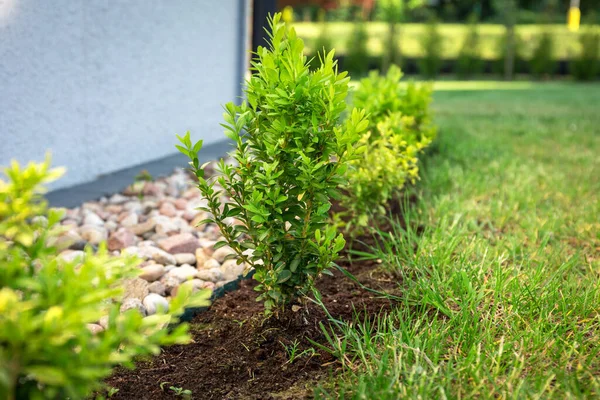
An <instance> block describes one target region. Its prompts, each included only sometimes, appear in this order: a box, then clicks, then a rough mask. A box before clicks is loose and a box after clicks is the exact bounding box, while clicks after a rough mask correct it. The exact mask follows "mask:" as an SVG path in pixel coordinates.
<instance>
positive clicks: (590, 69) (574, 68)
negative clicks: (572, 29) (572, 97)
mask: <svg viewBox="0 0 600 400" xmlns="http://www.w3.org/2000/svg"><path fill="white" fill-rule="evenodd" d="M579 43H580V46H581V48H580V52H579V56H578V57H577V58H576V59H575V60H573V61H572V63H571V73H572V74H573V76H574V77H575V79H577V80H580V81H591V80H593V79H595V78H596V77H597V76H598V72H600V31H598V29H597V28H594V27H589V28H587V29H586V30H585V31H584V32H582V33H581V34H580V35H579Z"/></svg>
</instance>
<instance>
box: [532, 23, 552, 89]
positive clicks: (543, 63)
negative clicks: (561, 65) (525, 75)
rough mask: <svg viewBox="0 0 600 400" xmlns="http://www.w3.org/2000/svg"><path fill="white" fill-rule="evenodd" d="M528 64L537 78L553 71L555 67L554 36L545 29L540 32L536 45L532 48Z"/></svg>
mask: <svg viewBox="0 0 600 400" xmlns="http://www.w3.org/2000/svg"><path fill="white" fill-rule="evenodd" d="M529 64H530V66H531V73H532V74H533V75H534V76H536V77H538V78H541V77H543V76H548V75H552V74H553V73H554V70H555V69H556V61H555V60H554V36H553V35H552V34H551V33H550V32H548V31H546V32H543V33H542V34H541V36H540V38H539V41H538V43H537V46H536V47H535V49H534V50H533V54H532V56H531V60H529Z"/></svg>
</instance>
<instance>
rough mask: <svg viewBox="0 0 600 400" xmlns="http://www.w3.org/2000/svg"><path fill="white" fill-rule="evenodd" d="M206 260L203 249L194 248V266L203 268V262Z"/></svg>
mask: <svg viewBox="0 0 600 400" xmlns="http://www.w3.org/2000/svg"><path fill="white" fill-rule="evenodd" d="M206 260H208V257H207V256H206V253H205V252H204V249H196V268H198V269H200V268H204V263H205V262H206Z"/></svg>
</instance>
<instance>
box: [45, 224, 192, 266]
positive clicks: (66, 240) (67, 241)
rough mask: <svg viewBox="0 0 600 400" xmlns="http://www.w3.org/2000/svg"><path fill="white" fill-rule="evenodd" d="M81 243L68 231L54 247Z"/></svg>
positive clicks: (74, 231)
mask: <svg viewBox="0 0 600 400" xmlns="http://www.w3.org/2000/svg"><path fill="white" fill-rule="evenodd" d="M81 241H82V239H81V236H79V233H77V231H76V230H75V229H69V230H68V231H66V232H64V233H62V234H61V235H60V236H59V237H58V238H57V239H56V246H58V248H60V249H64V248H70V247H71V246H72V245H73V244H74V243H77V242H81ZM194 262H195V261H194Z"/></svg>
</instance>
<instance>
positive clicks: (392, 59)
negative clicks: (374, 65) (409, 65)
mask: <svg viewBox="0 0 600 400" xmlns="http://www.w3.org/2000/svg"><path fill="white" fill-rule="evenodd" d="M377 4H378V6H379V7H380V11H381V13H382V15H383V18H384V20H385V21H386V22H387V23H388V38H387V40H386V41H385V42H384V46H386V44H387V46H386V47H385V48H384V49H383V72H384V73H385V72H387V70H388V69H389V67H390V65H392V64H395V65H398V66H400V65H401V63H402V52H401V50H400V29H399V27H398V25H399V24H401V23H403V22H404V21H405V20H406V14H407V12H408V11H410V10H414V9H415V8H418V7H421V6H423V5H424V4H425V1H424V0H379V1H378V2H377Z"/></svg>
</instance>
